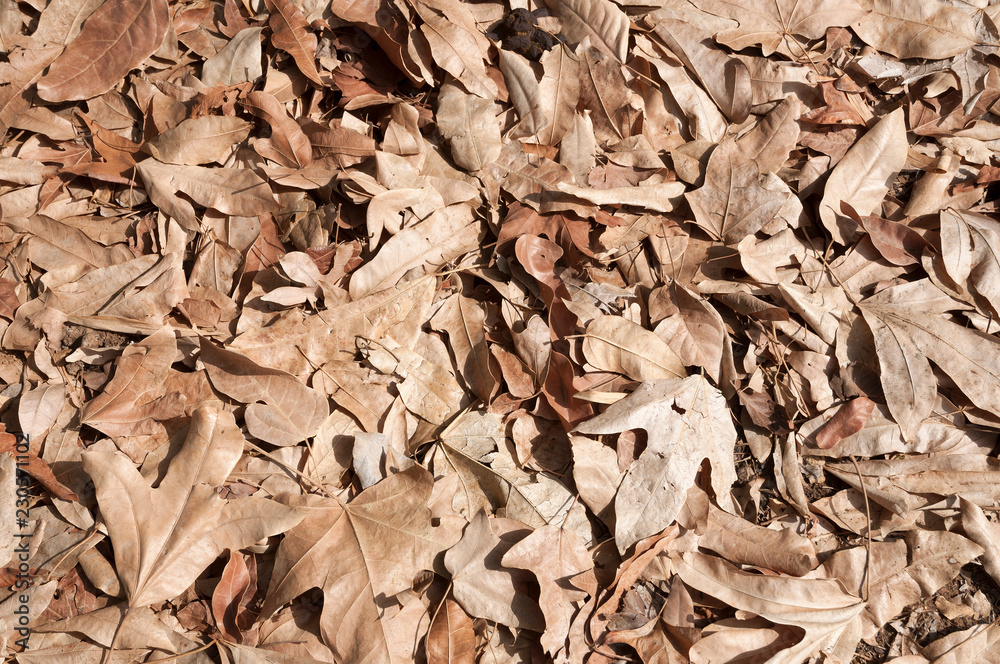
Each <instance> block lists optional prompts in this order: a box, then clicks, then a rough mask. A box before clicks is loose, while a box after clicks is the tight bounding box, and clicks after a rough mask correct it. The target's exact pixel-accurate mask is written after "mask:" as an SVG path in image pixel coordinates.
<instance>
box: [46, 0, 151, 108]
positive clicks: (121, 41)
mask: <svg viewBox="0 0 1000 664" xmlns="http://www.w3.org/2000/svg"><path fill="white" fill-rule="evenodd" d="M169 22H170V19H169V16H168V13H167V1H166V0H110V1H109V2H105V3H104V4H103V5H101V7H100V8H99V9H98V10H97V11H95V12H94V13H93V14H91V15H90V18H88V19H87V22H86V23H84V25H83V30H81V31H80V34H79V35H77V36H76V38H75V39H74V40H73V41H72V42H70V44H69V46H67V47H66V50H65V51H63V52H62V54H61V55H60V56H59V57H58V58H56V60H55V62H53V63H52V66H51V67H49V71H48V73H46V74H45V76H44V77H43V78H42V79H41V80H40V81H38V96H39V97H41V98H42V99H44V100H45V101H49V102H63V101H72V100H76V99H90V98H91V97H96V96H97V95H100V94H103V93H105V92H107V91H108V90H110V89H111V88H113V87H114V86H115V84H117V83H118V80H119V79H120V78H122V77H123V76H124V75H125V74H127V73H128V72H129V70H131V69H133V68H134V67H138V66H139V65H140V64H142V63H143V61H145V60H146V58H148V57H149V56H151V55H152V54H153V53H154V52H155V51H156V49H158V48H159V47H160V43H161V42H162V41H163V38H164V37H165V36H166V34H167V26H168V24H169Z"/></svg>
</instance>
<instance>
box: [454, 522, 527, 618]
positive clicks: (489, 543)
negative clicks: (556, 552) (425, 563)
mask: <svg viewBox="0 0 1000 664" xmlns="http://www.w3.org/2000/svg"><path fill="white" fill-rule="evenodd" d="M529 532H530V530H529V529H528V528H527V527H525V526H524V524H522V523H519V522H517V521H513V520H511V519H491V518H488V517H487V516H486V515H485V514H484V513H482V512H480V513H479V514H477V515H476V516H475V518H473V519H472V523H470V524H469V525H468V526H467V527H466V529H465V533H464V534H463V535H462V540H461V541H460V542H459V543H458V544H456V545H455V546H453V547H452V548H451V549H449V550H448V552H447V553H445V555H444V566H445V568H447V570H448V572H449V573H450V574H451V577H452V578H451V581H452V592H453V593H454V595H455V600H456V601H457V602H458V603H459V604H461V605H462V608H463V609H465V611H466V612H467V613H468V614H469V615H471V616H473V617H474V618H486V619H487V620H491V621H495V622H498V623H500V624H502V625H507V626H508V627H515V628H518V629H531V630H534V631H537V632H541V631H542V629H543V625H544V624H545V621H544V618H543V615H542V611H541V609H540V608H539V606H538V604H537V603H536V602H535V600H534V599H532V598H531V593H530V592H529V590H528V588H529V584H531V583H533V578H532V574H531V573H530V572H527V571H524V570H520V569H516V568H511V567H507V566H505V565H503V563H502V562H501V561H502V559H503V557H504V555H505V554H506V553H507V552H508V551H510V549H511V548H512V547H513V546H514V545H515V544H516V543H517V542H518V541H520V540H521V539H523V538H524V537H525V536H527V535H528V534H529Z"/></svg>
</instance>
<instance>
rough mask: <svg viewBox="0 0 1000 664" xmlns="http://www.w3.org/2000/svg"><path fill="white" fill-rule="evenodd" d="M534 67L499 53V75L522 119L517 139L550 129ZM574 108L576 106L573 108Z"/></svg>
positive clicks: (517, 56) (507, 53)
mask: <svg viewBox="0 0 1000 664" xmlns="http://www.w3.org/2000/svg"><path fill="white" fill-rule="evenodd" d="M534 67H537V65H532V63H531V62H529V61H528V59H527V58H525V57H524V56H523V55H520V54H519V53H514V52H513V51H507V50H506V49H500V71H501V72H502V73H503V77H504V82H505V83H506V86H507V94H508V96H509V97H510V103H511V104H512V105H513V106H514V110H516V111H517V114H518V116H519V117H520V118H521V122H520V125H519V126H518V127H517V129H516V130H515V134H514V136H515V137H520V136H534V135H536V134H538V132H540V131H542V129H543V128H545V127H547V126H548V122H549V121H548V120H547V119H546V113H545V109H544V108H542V102H543V97H542V91H541V87H540V86H539V83H538V80H537V78H536V76H535V70H534ZM574 108H575V104H574Z"/></svg>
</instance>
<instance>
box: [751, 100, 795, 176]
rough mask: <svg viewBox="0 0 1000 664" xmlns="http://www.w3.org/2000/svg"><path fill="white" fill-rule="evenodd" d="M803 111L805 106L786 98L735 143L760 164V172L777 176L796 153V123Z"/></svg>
mask: <svg viewBox="0 0 1000 664" xmlns="http://www.w3.org/2000/svg"><path fill="white" fill-rule="evenodd" d="M802 108H803V107H802V103H801V102H800V101H799V100H798V99H796V98H795V97H794V96H788V97H785V98H784V99H783V100H782V101H781V102H780V103H779V104H778V105H777V106H775V107H774V109H772V110H771V112H770V113H768V114H767V115H765V116H764V117H763V118H762V119H761V121H760V122H758V123H757V125H756V126H755V127H754V128H753V129H751V130H750V131H748V132H747V133H746V134H744V135H743V136H741V137H740V140H739V141H737V142H736V145H737V146H738V147H739V148H740V150H742V151H743V154H745V155H746V156H747V157H748V158H750V159H751V160H752V161H753V162H754V163H756V164H757V170H758V171H759V172H761V173H777V172H778V170H779V169H780V168H781V167H782V165H784V163H785V161H786V160H787V159H788V155H789V153H790V152H791V151H792V150H794V149H795V145H796V143H798V138H799V125H798V122H797V120H798V119H799V116H800V115H801V114H802Z"/></svg>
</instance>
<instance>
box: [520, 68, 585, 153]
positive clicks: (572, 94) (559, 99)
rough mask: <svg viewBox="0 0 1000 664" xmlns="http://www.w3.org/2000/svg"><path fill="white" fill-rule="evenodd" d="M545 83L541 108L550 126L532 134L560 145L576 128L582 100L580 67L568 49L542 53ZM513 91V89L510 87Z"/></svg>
mask: <svg viewBox="0 0 1000 664" xmlns="http://www.w3.org/2000/svg"><path fill="white" fill-rule="evenodd" d="M541 63H542V69H543V71H544V73H543V74H542V80H541V81H540V82H539V83H538V99H539V103H540V107H541V109H542V111H543V112H544V114H545V118H546V119H547V120H548V123H547V124H546V125H545V127H539V128H537V129H535V130H534V131H532V132H531V133H533V134H537V135H538V140H539V141H540V142H541V143H543V144H544V145H551V146H556V145H558V144H559V141H561V140H562V137H563V135H564V134H565V133H566V131H567V130H568V129H569V128H570V127H571V126H572V122H573V118H574V117H575V116H576V115H577V113H576V105H577V102H578V101H579V99H580V65H579V63H578V62H577V60H576V59H574V58H573V56H572V54H571V53H570V52H569V51H568V50H566V49H564V48H554V49H552V50H551V51H547V52H546V53H544V54H542V58H541ZM507 87H508V89H510V86H509V85H508V86H507Z"/></svg>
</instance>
